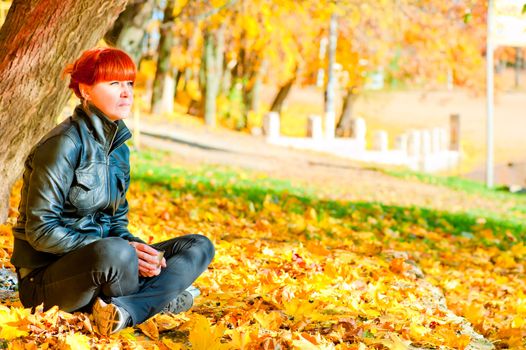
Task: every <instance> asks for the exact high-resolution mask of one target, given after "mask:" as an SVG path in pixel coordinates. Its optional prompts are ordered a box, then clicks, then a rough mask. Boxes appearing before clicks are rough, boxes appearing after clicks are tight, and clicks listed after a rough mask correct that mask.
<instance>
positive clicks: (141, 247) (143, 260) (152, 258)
mask: <svg viewBox="0 0 526 350" xmlns="http://www.w3.org/2000/svg"><path fill="white" fill-rule="evenodd" d="M130 245H132V246H133V247H134V248H135V251H136V252H137V257H138V258H139V276H141V277H153V276H157V275H159V274H160V273H161V268H163V267H166V259H165V258H164V257H163V258H162V260H161V263H160V264H159V259H158V254H159V252H158V251H157V250H155V248H152V247H150V246H149V245H147V244H144V243H139V242H130Z"/></svg>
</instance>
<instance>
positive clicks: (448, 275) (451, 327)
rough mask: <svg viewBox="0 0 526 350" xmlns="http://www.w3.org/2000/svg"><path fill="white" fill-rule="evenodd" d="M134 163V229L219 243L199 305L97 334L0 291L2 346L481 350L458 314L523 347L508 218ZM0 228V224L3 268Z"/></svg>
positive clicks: (517, 250)
mask: <svg viewBox="0 0 526 350" xmlns="http://www.w3.org/2000/svg"><path fill="white" fill-rule="evenodd" d="M132 163H133V164H134V172H133V174H132V176H133V178H134V181H133V183H132V185H131V187H130V193H129V201H130V206H131V213H130V229H131V230H132V232H135V233H136V234H138V235H140V236H141V237H142V238H144V239H145V240H147V241H152V242H153V241H158V240H163V239H166V238H169V237H173V236H177V235H181V234H185V233H201V234H204V235H206V236H208V237H209V238H211V239H212V241H213V242H214V244H215V246H216V257H215V259H214V261H213V263H212V265H211V266H210V268H209V270H208V271H207V272H205V273H204V274H203V275H202V276H201V277H200V278H199V279H198V280H197V281H196V285H197V286H198V287H199V288H200V289H201V291H202V296H201V297H199V298H198V299H197V304H196V306H195V307H194V308H193V309H192V310H191V311H190V312H187V313H185V314H181V315H175V316H174V315H159V316H157V317H155V318H153V319H151V320H150V321H148V322H146V323H145V324H143V325H141V326H139V327H136V328H135V329H132V328H129V329H126V330H124V331H122V332H120V333H118V334H117V335H114V336H112V337H110V338H102V337H98V336H96V335H94V334H93V332H92V330H91V324H90V321H89V318H88V316H87V315H84V314H74V315H70V314H67V313H63V312H60V311H58V310H56V309H51V310H49V311H47V312H43V311H42V310H37V312H35V313H34V314H30V312H29V310H25V309H23V308H20V305H19V304H18V302H17V301H16V300H15V301H13V302H11V301H9V300H5V301H4V303H3V305H0V327H1V330H0V339H3V340H2V341H3V343H2V344H3V345H4V347H7V346H9V347H12V348H28V349H32V348H35V349H36V348H45V347H48V348H64V349H67V348H73V349H77V348H89V347H92V348H139V349H140V348H146V349H157V348H159V349H203V350H205V349H206V350H208V349H289V348H290V349H367V348H374V349H406V348H410V347H415V348H429V349H436V348H444V349H462V348H465V347H466V346H468V344H470V343H471V344H479V345H480V347H481V348H482V344H483V342H482V341H480V340H478V339H476V337H475V333H474V332H472V331H470V329H469V328H470V325H469V324H468V323H466V322H465V321H464V320H463V319H462V318H459V317H456V316H455V314H456V315H458V316H462V317H464V318H465V319H466V320H468V321H469V322H470V323H471V324H472V326H473V328H474V329H475V331H476V332H478V333H480V334H482V335H483V336H484V337H486V338H487V339H489V340H490V341H491V342H493V344H494V346H495V347H497V348H515V349H520V348H524V347H525V346H526V340H525V339H526V321H525V318H526V278H525V277H526V276H525V271H524V270H525V265H526V246H525V245H524V243H523V242H524V238H525V236H524V231H523V227H522V226H521V225H519V224H516V223H515V222H513V221H502V220H501V221H499V220H498V219H495V218H491V217H490V218H484V217H481V216H477V215H475V216H473V215H471V214H469V213H461V212H460V213H459V212H457V213H448V212H440V211H436V210H430V209H425V208H410V207H400V206H395V205H382V204H381V203H373V202H366V201H362V202H349V201H345V200H329V199H324V198H326V197H323V198H321V197H320V196H319V195H318V193H319V192H318V191H317V190H316V187H312V188H298V187H295V186H293V185H291V184H290V183H288V182H286V181H283V180H273V179H270V178H268V177H267V176H266V175H261V174H256V173H247V172H243V171H234V170H230V169H224V168H217V169H214V168H199V169H195V168H193V169H188V168H184V167H174V166H166V164H169V160H167V159H163V158H155V157H154V158H151V157H150V158H149V157H138V156H137V155H135V156H134V159H133V161H132ZM161 164H162V165H163V166H161ZM16 193H17V191H16V190H15V194H14V195H13V197H12V206H13V208H15V207H16V204H17V201H18V198H17V195H16ZM15 214H16V211H15V210H13V211H12V216H13V217H14V215H15ZM11 220H12V219H11ZM10 230H11V228H10V225H9V224H8V225H4V226H1V227H0V247H1V249H0V254H1V255H0V256H1V257H2V260H1V261H2V262H3V264H4V265H5V266H9V263H8V262H7V261H8V258H9V255H10V253H11V242H12V237H11V231H10ZM442 293H443V294H444V295H445V300H442V299H441V294H442ZM446 305H447V308H446ZM477 340H478V343H477Z"/></svg>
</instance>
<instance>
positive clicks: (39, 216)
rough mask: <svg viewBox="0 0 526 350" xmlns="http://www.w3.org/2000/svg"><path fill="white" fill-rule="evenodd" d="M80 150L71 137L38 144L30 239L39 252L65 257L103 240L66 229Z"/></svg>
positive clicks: (29, 200)
mask: <svg viewBox="0 0 526 350" xmlns="http://www.w3.org/2000/svg"><path fill="white" fill-rule="evenodd" d="M78 147H79V146H78V145H77V144H76V143H75V142H73V140H72V139H71V138H69V136H67V135H64V134H60V135H56V136H53V137H51V138H49V139H47V140H46V141H44V142H43V143H42V144H40V145H38V146H37V147H36V149H35V151H34V153H33V157H32V159H31V160H30V161H29V163H30V166H31V168H32V170H31V175H30V177H29V182H28V191H27V211H26V213H27V214H26V215H27V219H26V227H25V228H26V239H27V241H28V242H29V244H31V246H32V247H33V248H34V249H36V250H38V251H42V252H46V253H52V254H58V255H62V254H65V253H68V252H70V251H73V250H76V249H78V248H80V247H83V246H85V245H87V244H89V243H92V242H94V241H96V240H98V239H100V237H96V236H89V235H85V234H81V233H79V232H76V231H74V230H72V229H70V228H66V227H65V226H64V225H63V221H62V211H63V207H64V203H65V201H66V196H67V195H68V193H69V189H70V187H71V184H72V182H73V177H74V173H75V164H76V162H77V158H78V153H79V149H78Z"/></svg>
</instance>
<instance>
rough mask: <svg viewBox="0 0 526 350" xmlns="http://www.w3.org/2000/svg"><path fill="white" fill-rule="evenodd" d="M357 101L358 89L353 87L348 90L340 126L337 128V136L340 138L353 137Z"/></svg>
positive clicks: (339, 122)
mask: <svg viewBox="0 0 526 350" xmlns="http://www.w3.org/2000/svg"><path fill="white" fill-rule="evenodd" d="M357 99H358V94H357V93H356V88H355V87H354V86H352V87H350V88H349V90H347V95H346V96H345V100H344V101H343V107H342V113H341V115H340V120H339V121H338V126H337V127H336V135H338V136H340V137H350V136H351V134H352V130H351V128H352V117H353V107H354V103H355V102H356V100H357Z"/></svg>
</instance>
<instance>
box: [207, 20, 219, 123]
mask: <svg viewBox="0 0 526 350" xmlns="http://www.w3.org/2000/svg"><path fill="white" fill-rule="evenodd" d="M204 45H205V86H204V90H205V95H204V96H205V97H204V98H205V104H204V108H205V110H204V115H205V123H206V125H208V126H215V125H216V100H217V94H218V93H219V84H220V82H221V76H222V69H223V53H224V27H223V26H221V27H220V28H219V29H217V30H215V31H206V33H205V44H204Z"/></svg>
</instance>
